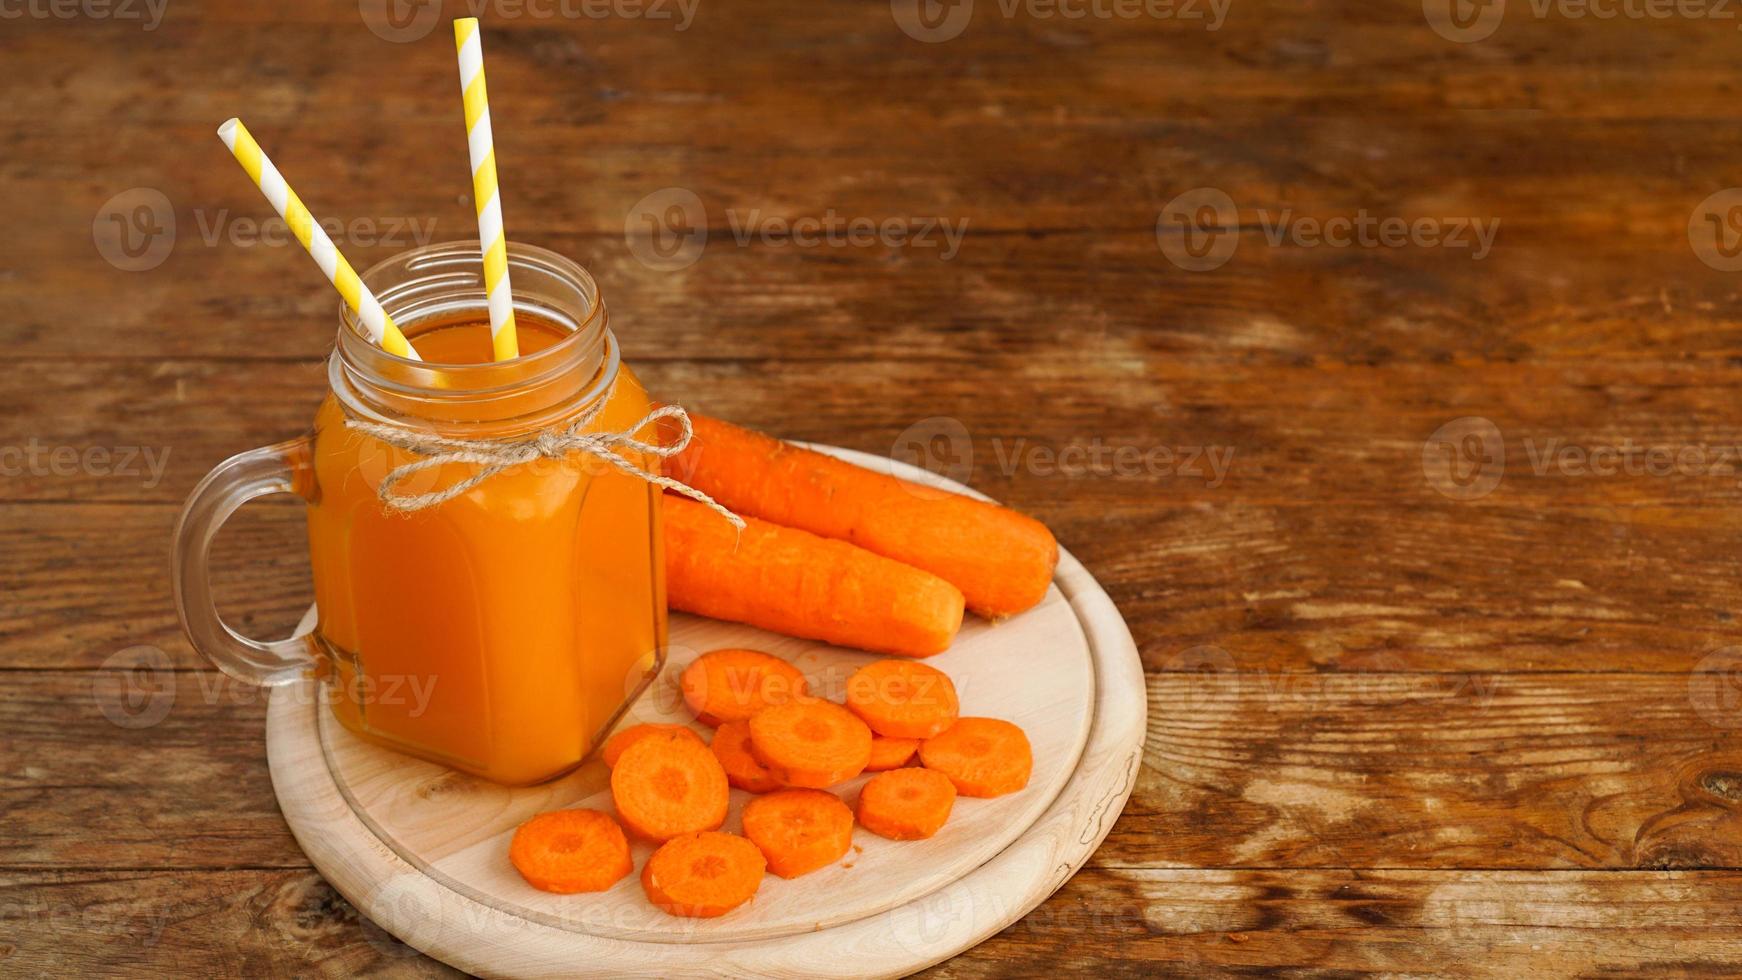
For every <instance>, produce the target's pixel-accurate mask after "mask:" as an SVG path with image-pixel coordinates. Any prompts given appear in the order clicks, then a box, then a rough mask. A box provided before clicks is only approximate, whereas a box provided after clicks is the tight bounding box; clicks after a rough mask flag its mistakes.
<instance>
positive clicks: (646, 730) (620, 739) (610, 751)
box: [599, 722, 702, 769]
mask: <svg viewBox="0 0 1742 980" xmlns="http://www.w3.org/2000/svg"><path fill="white" fill-rule="evenodd" d="M655 732H675V733H678V734H682V735H688V736H689V737H690V738H693V739H695V740H696V742H697V743H698V744H700V742H701V740H702V739H701V736H699V735H697V734H696V733H695V732H693V731H691V730H690V729H689V727H688V726H686V725H661V724H655V723H652V722H648V723H646V724H641V725H630V726H629V727H628V728H625V729H623V730H622V731H620V732H617V733H615V734H613V735H612V736H611V737H610V738H608V739H606V740H605V747H604V748H602V749H600V750H599V758H601V759H604V760H605V765H607V766H609V767H611V768H613V769H615V768H616V767H617V760H618V759H621V758H623V753H625V752H627V751H629V746H631V745H634V744H635V743H636V742H639V741H641V740H642V739H644V738H646V737H647V736H649V735H652V734H654V733H655Z"/></svg>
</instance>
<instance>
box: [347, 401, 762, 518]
mask: <svg viewBox="0 0 1742 980" xmlns="http://www.w3.org/2000/svg"><path fill="white" fill-rule="evenodd" d="M604 410H605V400H604V399H599V400H597V401H595V402H594V403H593V404H592V405H589V406H588V407H587V408H585V409H584V410H582V411H581V413H580V414H579V415H577V416H576V417H575V418H574V420H573V421H572V422H570V423H569V424H567V425H565V426H562V427H560V428H551V429H545V430H544V431H542V432H539V433H537V434H535V435H532V436H529V437H527V438H525V439H453V438H449V437H447V436H440V435H436V434H434V433H431V432H414V431H412V430H410V429H405V428H401V427H399V426H396V425H384V424H382V423H379V422H369V421H366V420H364V419H357V418H348V419H346V420H345V427H346V428H348V429H351V430H353V431H355V432H360V433H362V434H363V435H366V436H370V437H372V438H375V439H379V440H380V441H382V442H384V443H387V444H388V445H389V446H392V447H394V448H396V449H402V450H404V451H406V452H408V453H411V454H412V455H414V456H417V457H419V458H418V459H417V460H415V461H413V462H410V463H406V464H404V465H402V466H397V467H394V468H393V470H391V471H390V472H389V473H388V474H387V476H386V478H385V479H383V480H382V481H381V485H380V487H378V488H377V489H376V493H377V495H378V496H380V498H381V502H382V503H383V504H385V505H386V506H387V507H389V508H390V509H392V510H396V511H399V512H401V513H407V514H409V513H415V512H416V511H420V510H424V509H426V508H430V507H434V506H436V505H437V504H444V503H447V502H448V501H450V500H452V499H454V498H455V497H458V496H460V495H461V494H463V493H465V492H467V491H468V490H471V489H472V488H473V487H475V486H477V485H478V484H480V483H483V482H484V481H485V480H488V479H490V478H491V477H494V476H495V475H496V474H498V473H501V472H502V471H503V470H506V469H508V468H509V467H512V466H520V465H523V464H525V463H531V462H534V461H536V460H540V459H558V460H560V459H566V458H567V457H568V456H569V454H571V453H586V454H587V455H589V456H593V457H595V458H597V459H601V460H604V461H605V462H607V463H610V464H611V465H612V466H615V467H616V468H617V469H619V470H622V471H623V472H624V473H627V474H629V475H630V476H633V477H635V478H636V479H640V480H646V481H647V482H648V483H651V484H653V485H654V486H656V487H662V488H664V489H666V490H670V491H672V492H674V493H680V494H683V495H684V496H686V497H688V498H690V499H691V500H694V501H696V502H697V503H699V504H701V505H703V506H704V507H707V508H708V509H709V510H711V511H713V512H714V513H716V514H718V515H720V516H721V517H724V518H725V519H726V520H727V521H729V522H731V524H732V526H733V527H736V528H737V529H738V530H740V531H742V530H744V521H743V519H742V518H740V517H739V516H738V515H737V514H734V513H732V512H731V511H730V510H727V509H726V508H725V507H723V506H721V505H720V504H719V503H718V502H716V501H715V500H714V498H712V497H710V496H708V495H707V494H705V493H703V492H701V491H700V490H697V489H696V488H694V487H692V486H689V485H688V484H686V483H683V482H681V481H679V480H674V479H672V478H670V477H668V476H661V475H659V474H657V473H649V472H647V471H646V470H644V469H642V468H641V467H639V466H637V465H635V464H634V463H632V462H630V461H629V460H627V459H624V458H623V457H622V456H620V455H618V452H617V451H618V450H619V449H623V450H628V451H630V452H636V453H645V454H647V455H649V456H654V457H657V458H659V459H670V458H671V457H673V456H676V455H677V454H678V453H681V452H683V450H684V447H686V446H688V445H689V444H690V438H691V437H692V436H693V435H694V431H695V430H694V429H693V428H692V427H691V426H690V417H689V413H688V412H685V411H684V410H683V409H682V408H679V407H678V406H676V405H664V406H661V407H659V408H656V409H654V410H653V411H651V412H648V413H647V415H645V416H644V417H642V419H641V421H639V422H637V423H635V424H634V425H632V426H630V427H628V428H627V429H624V430H622V431H620V432H586V431H583V430H585V429H586V428H587V426H589V425H591V424H592V423H593V422H594V421H595V420H596V419H597V418H598V417H599V414H600V413H601V412H603V411H604ZM664 419H674V420H676V422H677V424H678V427H679V428H680V429H681V430H682V434H681V436H680V437H679V438H678V439H676V440H675V441H673V442H671V443H669V444H662V443H649V442H644V441H642V440H641V439H638V438H636V437H635V434H636V433H637V432H640V431H641V430H642V429H644V428H646V427H647V426H649V425H652V424H654V423H657V422H659V421H662V420H664ZM450 463H470V464H472V465H474V466H477V467H478V470H477V472H475V473H473V474H472V475H471V476H468V477H466V478H465V479H463V480H461V481H459V482H458V483H455V484H454V485H453V486H451V487H448V488H446V489H444V490H436V491H432V492H430V493H417V494H402V493H398V492H396V490H395V488H396V487H397V486H398V485H399V484H400V482H401V481H403V480H405V479H407V478H409V477H411V476H414V475H416V474H418V473H421V472H423V471H424V470H427V469H434V468H439V467H443V466H447V465H448V464H450Z"/></svg>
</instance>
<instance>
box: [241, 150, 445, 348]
mask: <svg viewBox="0 0 1742 980" xmlns="http://www.w3.org/2000/svg"><path fill="white" fill-rule="evenodd" d="M218 138H219V139H221V140H223V141H224V145H225V146H227V147H229V148H230V152H231V153H232V154H233V155H235V157H236V162H237V163H240V164H241V165H242V169H243V170H246V171H248V176H249V177H251V178H253V180H254V186H256V187H258V188H260V193H262V194H265V195H266V200H267V201H269V202H271V204H272V208H273V210H275V211H277V212H278V216H279V217H281V218H283V219H284V222H285V224H287V225H289V226H290V230H291V232H292V233H293V234H295V235H296V240H297V241H299V242H301V243H302V247H303V248H305V249H307V250H308V254H309V255H310V256H312V257H313V258H314V260H315V264H316V265H318V266H320V267H321V271H322V272H324V273H326V274H327V279H328V280H330V281H331V282H332V284H333V285H334V286H335V287H336V288H337V289H338V290H339V295H340V296H343V297H344V298H345V305H347V306H349V307H350V308H351V311H352V312H353V313H356V314H357V319H358V320H359V321H361V322H362V324H363V329H364V330H365V331H367V332H368V334H369V339H370V340H372V341H374V342H375V343H377V344H379V345H381V347H382V348H384V349H385V350H386V351H387V352H388V353H390V354H398V355H399V356H400V357H405V358H410V359H411V360H414V361H418V360H422V358H420V357H418V356H417V351H415V350H413V349H412V346H411V344H410V343H409V342H408V341H407V340H406V339H405V334H403V333H400V332H399V327H398V326H397V325H396V324H394V322H393V318H392V317H390V316H388V315H387V311H386V310H384V309H382V308H381V304H380V303H379V302H377V301H376V299H375V294H374V293H371V292H370V291H369V287H368V286H365V285H363V280H362V279H360V278H358V276H357V273H356V271H355V270H353V269H352V268H351V263H349V262H346V261H345V257H344V256H343V255H340V254H339V249H338V246H336V245H334V244H333V240H332V239H331V238H330V237H328V236H327V233H326V230H325V229H323V228H322V227H321V226H320V224H319V223H318V222H316V221H315V219H314V215H312V214H309V210H308V207H307V206H306V205H304V204H303V203H302V198H300V197H297V196H296V191H293V190H291V189H290V185H289V184H288V183H286V182H285V180H284V175H283V174H281V173H279V172H278V168H277V167H275V166H273V165H272V161H271V160H269V159H267V157H266V153H265V152H264V151H262V150H261V149H260V144H259V143H256V142H254V136H253V134H252V133H250V132H248V127H246V126H244V125H242V120H240V119H229V120H225V122H224V124H223V125H222V126H219V127H218Z"/></svg>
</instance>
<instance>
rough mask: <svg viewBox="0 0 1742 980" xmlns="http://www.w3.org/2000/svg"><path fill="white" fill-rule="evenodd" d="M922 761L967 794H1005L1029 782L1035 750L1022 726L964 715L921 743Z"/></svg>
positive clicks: (961, 792) (958, 790)
mask: <svg viewBox="0 0 1742 980" xmlns="http://www.w3.org/2000/svg"><path fill="white" fill-rule="evenodd" d="M919 761H920V764H921V765H923V766H925V767H926V768H927V769H936V770H937V771H938V772H941V773H943V774H944V775H945V776H948V777H949V779H950V782H952V783H954V784H955V786H956V792H958V793H960V794H962V795H963V796H1003V795H1004V794H1005V793H1014V792H1016V791H1017V790H1019V789H1021V788H1022V787H1024V786H1027V785H1028V774H1029V772H1030V771H1031V770H1033V768H1034V751H1033V750H1032V749H1030V748H1029V747H1028V736H1027V735H1024V734H1023V733H1022V729H1020V728H1017V727H1016V726H1015V725H1012V724H1011V723H1009V722H1007V721H1001V720H999V719H997V718H962V719H959V720H957V722H956V723H955V724H954V725H951V726H950V727H949V728H948V729H946V730H945V731H944V732H943V733H942V734H940V735H937V736H934V737H932V738H928V739H926V740H925V741H924V742H921V743H920V745H919Z"/></svg>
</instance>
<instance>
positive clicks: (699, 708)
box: [680, 650, 805, 725]
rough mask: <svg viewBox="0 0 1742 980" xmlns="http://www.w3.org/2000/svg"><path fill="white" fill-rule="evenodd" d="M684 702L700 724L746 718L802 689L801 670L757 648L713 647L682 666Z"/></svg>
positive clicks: (796, 695)
mask: <svg viewBox="0 0 1742 980" xmlns="http://www.w3.org/2000/svg"><path fill="white" fill-rule="evenodd" d="M680 683H681V685H682V687H683V699H684V703H685V704H687V705H689V707H690V710H691V711H693V712H695V713H696V718H697V719H698V720H699V721H701V723H702V724H704V725H719V724H720V723H722V722H727V721H749V720H750V716H751V715H754V714H755V713H756V712H758V711H761V710H762V709H763V708H766V707H769V706H770V705H776V704H785V703H787V702H788V701H791V700H793V699H794V698H800V697H803V696H804V693H805V679H804V674H802V673H800V672H799V669H798V668H797V667H794V666H793V665H792V664H789V663H787V662H786V661H784V660H782V659H780V658H779V657H771V656H769V655H768V654H766V653H763V652H761V651H760V650H715V651H713V652H712V653H704V654H702V655H701V656H700V657H697V658H696V662H695V663H693V664H690V665H689V666H688V667H686V668H685V669H684V672H683V680H682V681H681V682H680Z"/></svg>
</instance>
